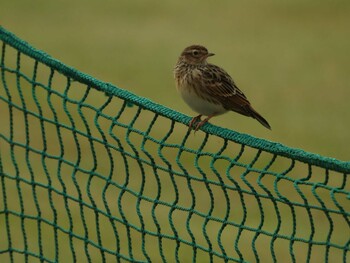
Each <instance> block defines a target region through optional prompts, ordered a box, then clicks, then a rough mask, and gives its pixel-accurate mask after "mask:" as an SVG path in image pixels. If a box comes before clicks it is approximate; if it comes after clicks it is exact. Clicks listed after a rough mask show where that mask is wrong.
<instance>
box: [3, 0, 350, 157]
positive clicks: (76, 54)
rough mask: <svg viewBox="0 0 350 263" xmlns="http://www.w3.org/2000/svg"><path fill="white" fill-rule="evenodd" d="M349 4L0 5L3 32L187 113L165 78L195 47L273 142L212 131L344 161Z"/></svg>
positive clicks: (246, 123) (238, 124)
mask: <svg viewBox="0 0 350 263" xmlns="http://www.w3.org/2000/svg"><path fill="white" fill-rule="evenodd" d="M349 14H350V3H349V1H341V0H337V1H330V0H321V1H317V2H316V1H292V0H290V1H283V2H282V1H277V0H268V1H257V0H255V1H235V2H232V1H220V2H217V3H215V4H213V3H211V2H210V1H191V2H185V1H180V2H176V3H174V2H167V1H163V2H160V1H147V2H146V1H142V0H138V1H133V3H129V2H124V1H111V0H110V1H104V2H103V3H101V2H99V1H74V2H71V1H60V2H47V1H43V0H40V1H38V0H34V1H3V2H2V3H1V9H0V15H1V24H2V25H3V26H4V27H5V28H7V29H9V30H10V31H12V32H13V33H15V34H17V35H18V36H20V37H21V38H22V39H24V40H27V41H28V42H29V43H31V44H33V46H35V47H37V48H39V49H42V50H44V51H46V52H47V53H49V54H51V55H52V56H53V57H55V58H57V59H59V60H61V61H63V62H64V63H66V64H68V65H71V66H73V67H75V68H77V69H79V70H81V71H83V72H86V73H88V74H91V75H93V76H95V77H97V78H99V79H102V80H104V81H108V82H111V83H113V84H115V85H117V86H119V87H122V88H124V89H127V90H130V91H132V92H134V93H136V94H137V95H140V96H144V97H147V98H150V99H152V100H154V101H156V102H158V103H161V104H164V105H166V106H168V107H171V108H174V109H176V110H179V111H182V112H184V113H186V114H189V115H194V113H193V112H192V111H191V110H190V109H189V108H188V107H187V106H186V105H185V104H184V102H182V101H181V99H180V98H179V96H178V94H176V90H175V88H174V81H173V76H172V68H173V65H174V64H175V62H176V59H177V56H178V55H179V53H180V52H181V51H182V49H183V48H184V47H185V46H187V45H189V44H193V43H200V44H203V45H205V46H207V47H208V48H209V49H210V50H211V51H212V52H214V53H216V54H217V55H216V56H215V57H213V58H212V59H211V62H213V63H215V64H218V65H220V66H222V67H224V68H225V69H226V70H227V71H228V72H229V73H230V74H231V75H232V76H233V77H234V79H235V81H236V83H237V84H238V85H239V87H240V88H241V89H242V90H243V91H244V92H245V93H246V95H247V96H248V98H249V99H250V100H251V102H252V104H253V105H254V106H255V108H256V109H257V110H258V111H259V112H261V114H263V116H265V117H266V118H267V119H268V120H269V122H270V123H271V125H272V132H270V131H267V130H265V129H263V128H262V127H260V126H259V125H258V123H256V122H255V121H253V120H251V119H247V118H245V117H241V116H239V115H237V114H235V113H230V114H226V115H224V116H220V117H218V118H216V119H214V120H213V121H212V123H214V124H216V125H219V126H223V127H226V128H230V129H234V130H237V131H241V132H246V133H250V134H253V135H255V136H258V137H264V138H267V139H269V140H272V141H278V142H281V143H284V144H287V145H289V146H292V147H297V148H303V149H305V150H307V151H311V152H316V153H319V154H321V155H326V156H331V157H336V158H338V159H341V160H349V158H350V151H349V147H348V146H349V132H348V130H349V127H350V125H349V117H350V107H349V103H348V98H349V96H350V90H349V88H348V86H349V83H350V74H349V72H350V60H349V59H348V54H349V46H350V34H349V33H350V29H349V26H348V25H349V24H350V15H349Z"/></svg>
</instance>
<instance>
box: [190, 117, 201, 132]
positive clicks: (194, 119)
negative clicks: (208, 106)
mask: <svg viewBox="0 0 350 263" xmlns="http://www.w3.org/2000/svg"><path fill="white" fill-rule="evenodd" d="M201 117H202V115H198V116H196V117H193V118H192V120H191V121H190V123H189V125H188V126H189V128H190V129H192V127H194V124H195V123H196V122H197V121H198V120H200V119H201Z"/></svg>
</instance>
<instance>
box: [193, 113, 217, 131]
mask: <svg viewBox="0 0 350 263" xmlns="http://www.w3.org/2000/svg"><path fill="white" fill-rule="evenodd" d="M215 115H216V114H212V115H209V116H208V117H206V118H205V119H204V120H202V121H201V122H199V123H198V124H197V126H196V128H195V129H194V131H195V132H196V131H198V130H199V128H200V127H202V126H203V125H204V124H205V123H207V122H208V121H209V120H210V119H211V118H212V117H214V116H215Z"/></svg>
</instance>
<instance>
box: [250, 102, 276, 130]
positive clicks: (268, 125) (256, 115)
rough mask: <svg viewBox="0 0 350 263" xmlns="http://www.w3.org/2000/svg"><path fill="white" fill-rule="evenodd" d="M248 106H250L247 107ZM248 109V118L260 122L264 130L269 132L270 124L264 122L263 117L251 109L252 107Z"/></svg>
mask: <svg viewBox="0 0 350 263" xmlns="http://www.w3.org/2000/svg"><path fill="white" fill-rule="evenodd" d="M249 106H250V105H249ZM249 108H250V109H249V110H250V114H251V115H250V116H251V117H252V118H254V119H256V120H257V121H258V122H260V123H261V124H262V125H263V126H264V127H265V128H267V129H269V130H271V126H270V124H269V123H268V122H267V120H265V118H264V117H263V116H261V115H260V114H259V113H258V112H257V111H256V110H254V109H253V107H252V106H250V107H249Z"/></svg>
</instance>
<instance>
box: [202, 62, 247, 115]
mask: <svg viewBox="0 0 350 263" xmlns="http://www.w3.org/2000/svg"><path fill="white" fill-rule="evenodd" d="M207 67H208V68H207V70H203V72H202V77H203V82H202V83H205V84H206V88H203V92H206V93H207V95H209V96H210V97H214V98H217V99H218V100H219V101H220V102H221V103H222V104H223V105H224V106H225V108H228V109H230V110H234V111H239V112H241V110H240V108H241V107H244V106H246V105H250V103H249V101H248V99H247V97H246V96H245V95H244V93H243V92H242V91H241V90H240V89H239V88H238V87H237V86H236V84H235V83H234V81H233V79H232V78H231V77H230V75H229V74H228V73H227V72H226V71H225V70H223V69H222V68H220V67H218V66H215V65H213V64H208V65H207Z"/></svg>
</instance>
